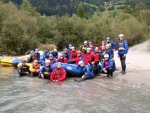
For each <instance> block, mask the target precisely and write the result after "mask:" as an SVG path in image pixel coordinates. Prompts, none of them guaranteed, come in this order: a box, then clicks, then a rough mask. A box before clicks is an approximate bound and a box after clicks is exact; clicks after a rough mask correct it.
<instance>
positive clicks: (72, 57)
mask: <svg viewBox="0 0 150 113" xmlns="http://www.w3.org/2000/svg"><path fill="white" fill-rule="evenodd" d="M75 58H77V52H76V51H72V52H71V57H70V59H71V60H73V59H75Z"/></svg>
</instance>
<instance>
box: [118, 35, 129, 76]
mask: <svg viewBox="0 0 150 113" xmlns="http://www.w3.org/2000/svg"><path fill="white" fill-rule="evenodd" d="M118 37H119V43H118V57H119V58H120V61H121V67H122V71H121V73H122V75H124V74H126V63H125V60H126V54H127V53H128V42H127V41H126V40H124V35H123V34H120V35H119V36H118Z"/></svg>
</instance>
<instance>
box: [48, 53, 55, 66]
mask: <svg viewBox="0 0 150 113" xmlns="http://www.w3.org/2000/svg"><path fill="white" fill-rule="evenodd" d="M49 60H50V65H52V64H54V63H56V62H57V61H56V59H55V58H54V57H53V55H52V54H49Z"/></svg>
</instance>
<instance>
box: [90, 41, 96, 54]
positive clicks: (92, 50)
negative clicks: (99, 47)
mask: <svg viewBox="0 0 150 113" xmlns="http://www.w3.org/2000/svg"><path fill="white" fill-rule="evenodd" d="M89 48H91V52H94V51H95V47H94V45H93V43H92V42H89Z"/></svg>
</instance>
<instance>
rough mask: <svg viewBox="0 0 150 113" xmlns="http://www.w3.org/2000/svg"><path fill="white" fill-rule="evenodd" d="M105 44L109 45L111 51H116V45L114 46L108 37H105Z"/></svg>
mask: <svg viewBox="0 0 150 113" xmlns="http://www.w3.org/2000/svg"><path fill="white" fill-rule="evenodd" d="M106 44H109V45H110V48H111V49H114V50H115V49H116V46H117V45H116V43H114V42H113V41H111V39H110V37H106V42H105V45H106Z"/></svg>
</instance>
